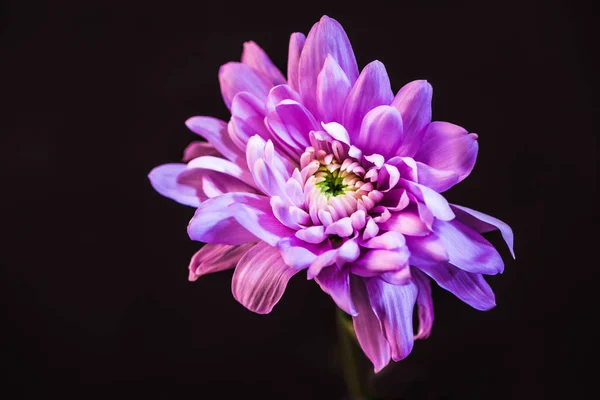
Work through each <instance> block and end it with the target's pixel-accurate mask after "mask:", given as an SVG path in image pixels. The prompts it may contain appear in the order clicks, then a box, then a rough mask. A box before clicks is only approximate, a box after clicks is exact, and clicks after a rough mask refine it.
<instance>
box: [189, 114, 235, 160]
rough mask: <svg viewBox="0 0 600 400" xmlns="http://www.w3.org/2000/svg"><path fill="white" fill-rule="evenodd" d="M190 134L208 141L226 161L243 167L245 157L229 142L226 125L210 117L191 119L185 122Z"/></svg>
mask: <svg viewBox="0 0 600 400" xmlns="http://www.w3.org/2000/svg"><path fill="white" fill-rule="evenodd" d="M185 125H186V126H187V127H188V129H189V130H191V131H192V132H194V133H196V134H198V135H200V136H202V137H203V138H204V139H206V140H208V142H209V143H210V144H212V145H213V146H214V147H215V149H217V151H218V152H219V153H221V154H223V156H224V157H225V158H227V159H228V160H230V161H232V162H234V163H236V164H238V165H243V163H244V162H245V160H246V155H245V154H244V152H242V151H241V150H240V149H239V148H238V147H237V146H236V145H235V144H234V143H233V141H232V140H231V138H230V137H229V133H228V132H227V123H226V122H223V121H221V120H219V119H216V118H212V117H192V118H189V119H188V120H187V121H185Z"/></svg>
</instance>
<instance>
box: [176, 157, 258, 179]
mask: <svg viewBox="0 0 600 400" xmlns="http://www.w3.org/2000/svg"><path fill="white" fill-rule="evenodd" d="M187 169H188V170H191V169H202V170H210V171H215V172H220V173H222V174H225V175H229V176H232V177H234V178H237V179H239V180H240V181H242V182H244V183H246V184H248V185H252V186H254V185H255V183H254V179H253V178H252V174H251V173H250V172H249V171H248V170H247V169H245V168H241V167H240V166H239V165H237V164H234V163H233V162H231V161H229V160H226V159H224V158H218V157H213V156H204V157H198V158H194V159H193V160H192V161H190V162H189V163H188V164H187Z"/></svg>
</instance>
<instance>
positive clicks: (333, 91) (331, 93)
mask: <svg viewBox="0 0 600 400" xmlns="http://www.w3.org/2000/svg"><path fill="white" fill-rule="evenodd" d="M351 87H352V85H351V84H350V80H349V79H348V77H347V76H346V74H345V73H344V71H343V70H342V68H341V67H340V65H339V64H338V63H337V61H335V59H334V58H333V57H332V56H331V55H328V56H327V58H326V59H325V64H324V65H323V69H322V70H321V72H320V73H319V76H318V78H317V109H318V111H319V115H320V117H321V121H322V122H332V121H335V122H341V121H342V110H343V108H344V103H345V102H346V97H348V93H350V88H351Z"/></svg>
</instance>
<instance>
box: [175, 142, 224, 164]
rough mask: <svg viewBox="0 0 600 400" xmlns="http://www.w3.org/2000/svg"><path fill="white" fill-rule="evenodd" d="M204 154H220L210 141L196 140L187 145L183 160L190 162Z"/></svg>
mask: <svg viewBox="0 0 600 400" xmlns="http://www.w3.org/2000/svg"><path fill="white" fill-rule="evenodd" d="M202 156H215V157H218V156H220V154H219V152H218V151H217V149H215V146H213V145H212V144H210V143H208V142H201V141H194V142H192V143H190V144H188V145H187V147H186V148H185V150H183V158H182V160H181V161H185V162H188V161H190V160H192V159H194V158H196V157H202Z"/></svg>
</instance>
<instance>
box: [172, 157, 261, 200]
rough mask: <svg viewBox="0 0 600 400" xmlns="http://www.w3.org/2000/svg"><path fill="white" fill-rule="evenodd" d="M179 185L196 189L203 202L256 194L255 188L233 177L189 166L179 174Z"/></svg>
mask: <svg viewBox="0 0 600 400" xmlns="http://www.w3.org/2000/svg"><path fill="white" fill-rule="evenodd" d="M225 161H227V160H225ZM227 162H229V161H227ZM234 165H235V164H234ZM177 183H179V184H181V185H186V186H188V187H191V188H194V189H195V190H196V194H197V196H198V198H199V199H201V200H206V199H210V198H213V197H217V196H220V195H222V194H225V193H232V192H242V193H256V189H255V188H254V187H252V186H250V185H248V184H246V183H244V182H242V181H241V180H239V179H237V178H235V177H233V176H231V175H228V174H224V173H222V172H218V171H214V170H210V169H201V168H191V169H190V168H189V166H188V168H187V169H186V170H185V171H183V172H182V173H180V174H179V176H178V177H177Z"/></svg>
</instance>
